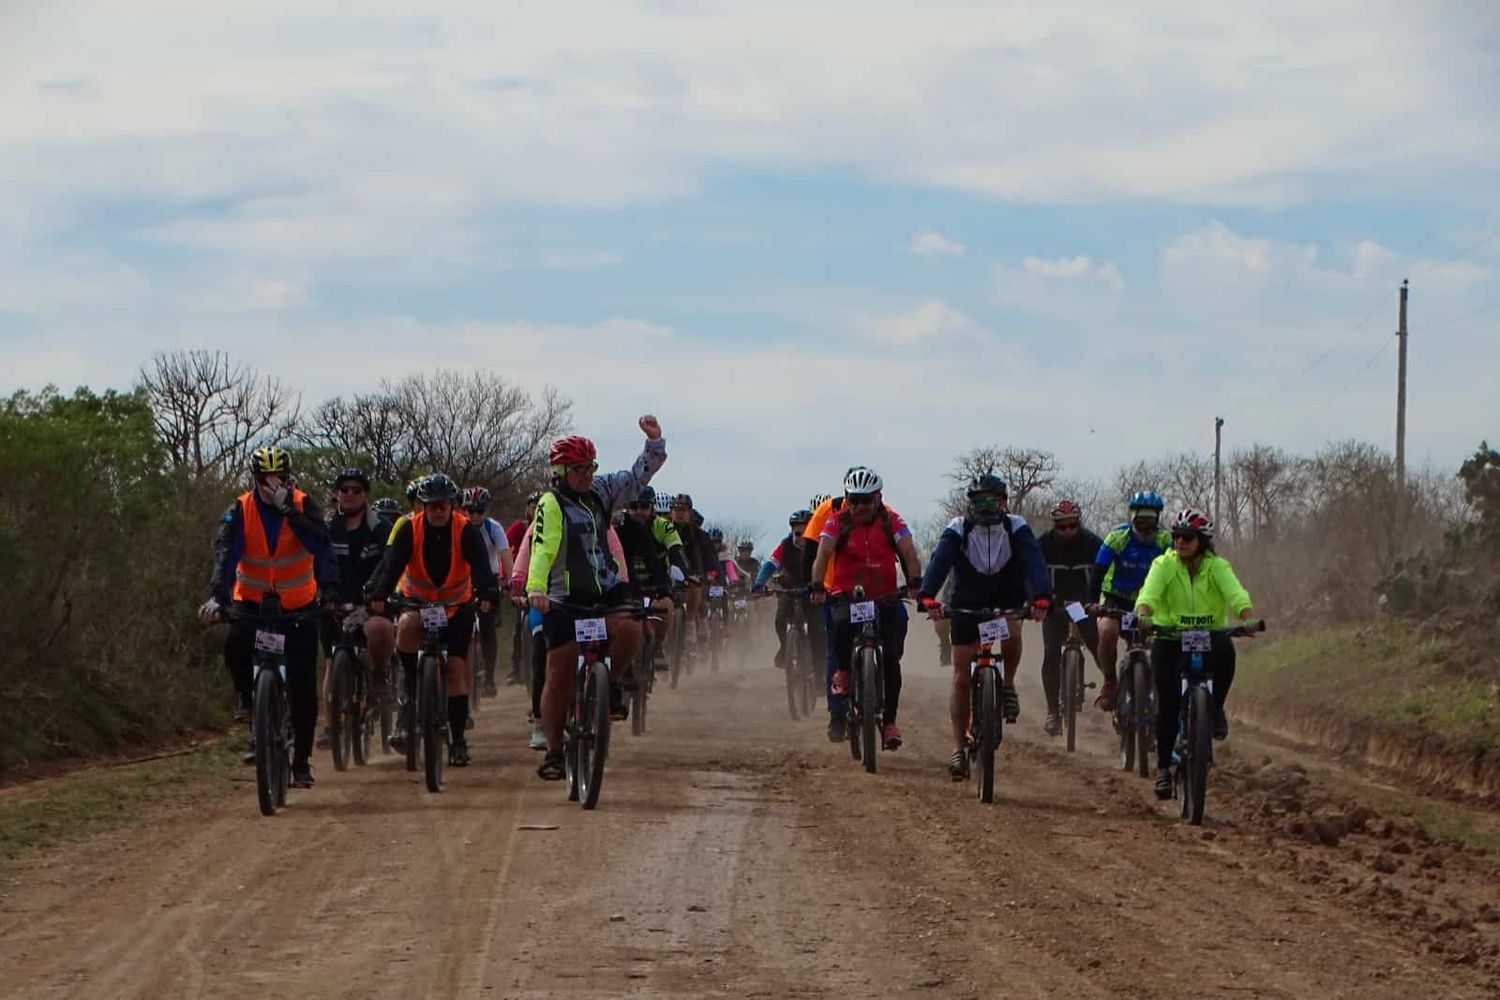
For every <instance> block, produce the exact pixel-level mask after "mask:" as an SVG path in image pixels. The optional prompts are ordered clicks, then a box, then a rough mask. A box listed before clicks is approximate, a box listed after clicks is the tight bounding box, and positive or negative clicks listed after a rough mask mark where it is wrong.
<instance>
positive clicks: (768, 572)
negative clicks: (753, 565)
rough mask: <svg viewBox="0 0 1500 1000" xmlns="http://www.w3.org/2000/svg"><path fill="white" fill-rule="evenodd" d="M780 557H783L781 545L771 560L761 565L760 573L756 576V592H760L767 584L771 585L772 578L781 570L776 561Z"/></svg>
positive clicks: (772, 554) (777, 547)
mask: <svg viewBox="0 0 1500 1000" xmlns="http://www.w3.org/2000/svg"><path fill="white" fill-rule="evenodd" d="M779 555H781V546H780V545H778V546H776V551H775V552H773V553H771V558H769V559H767V560H766V561H765V562H763V563H761V564H760V572H759V573H756V574H755V585H754V586H755V589H756V590H759V589H760V588H762V587H764V586H765V585H766V584H768V583H770V582H771V577H773V576H775V575H776V571H777V570H779V569H781V564H780V563H778V562H777V561H776V558H777V556H779Z"/></svg>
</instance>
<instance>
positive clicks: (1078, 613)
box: [1064, 601, 1089, 622]
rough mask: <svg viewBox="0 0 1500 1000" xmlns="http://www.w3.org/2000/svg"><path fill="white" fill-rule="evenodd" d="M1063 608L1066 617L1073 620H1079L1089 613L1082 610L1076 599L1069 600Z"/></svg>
mask: <svg viewBox="0 0 1500 1000" xmlns="http://www.w3.org/2000/svg"><path fill="white" fill-rule="evenodd" d="M1064 610H1066V611H1067V612H1068V617H1069V618H1071V619H1072V620H1073V621H1075V622H1081V621H1083V620H1084V619H1085V618H1087V617H1088V616H1089V613H1088V612H1087V611H1085V610H1083V605H1082V604H1079V603H1078V602H1077V601H1069V602H1068V604H1067V606H1066V608H1065V609H1064Z"/></svg>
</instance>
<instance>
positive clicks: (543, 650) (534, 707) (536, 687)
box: [521, 611, 547, 723]
mask: <svg viewBox="0 0 1500 1000" xmlns="http://www.w3.org/2000/svg"><path fill="white" fill-rule="evenodd" d="M521 615H522V618H523V620H524V619H525V618H526V617H527V615H526V612H524V611H523V612H522V613H521ZM526 627H527V628H530V627H531V623H530V622H527V623H526ZM530 669H531V717H532V718H533V719H535V720H536V721H537V722H538V723H540V722H541V721H542V688H543V687H545V686H546V684H547V634H546V631H545V630H543V629H538V630H537V631H535V632H533V633H532V635H531V667H530Z"/></svg>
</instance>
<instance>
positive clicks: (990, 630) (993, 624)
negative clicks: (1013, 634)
mask: <svg viewBox="0 0 1500 1000" xmlns="http://www.w3.org/2000/svg"><path fill="white" fill-rule="evenodd" d="M1009 638H1010V622H1008V621H1006V620H1005V619H1004V618H994V619H991V620H990V621H987V622H980V623H979V641H980V642H1004V641H1005V640H1007V639H1009Z"/></svg>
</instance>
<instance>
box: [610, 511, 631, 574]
mask: <svg viewBox="0 0 1500 1000" xmlns="http://www.w3.org/2000/svg"><path fill="white" fill-rule="evenodd" d="M606 541H607V543H608V544H609V554H610V556H611V557H612V558H613V559H614V561H615V572H616V573H617V574H619V577H620V579H621V580H623V581H624V582H626V583H629V582H630V566H629V565H628V564H627V563H626V561H625V546H623V545H621V544H620V533H619V532H618V531H616V530H615V528H614V525H610V527H609V534H608V536H607V537H606Z"/></svg>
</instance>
